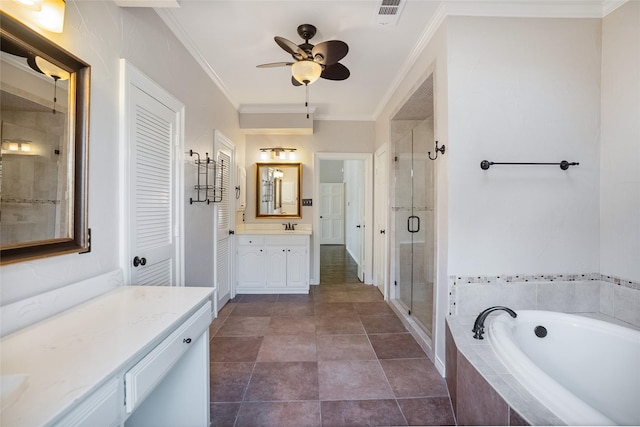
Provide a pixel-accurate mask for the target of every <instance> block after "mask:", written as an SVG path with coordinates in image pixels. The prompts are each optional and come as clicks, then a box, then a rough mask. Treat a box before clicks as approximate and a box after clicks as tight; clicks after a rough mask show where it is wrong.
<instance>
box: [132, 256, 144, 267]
mask: <svg viewBox="0 0 640 427" xmlns="http://www.w3.org/2000/svg"><path fill="white" fill-rule="evenodd" d="M146 264H147V259H146V258H139V257H135V258H134V259H133V266H134V267H137V266H139V265H146Z"/></svg>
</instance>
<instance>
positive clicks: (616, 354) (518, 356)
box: [486, 310, 640, 425]
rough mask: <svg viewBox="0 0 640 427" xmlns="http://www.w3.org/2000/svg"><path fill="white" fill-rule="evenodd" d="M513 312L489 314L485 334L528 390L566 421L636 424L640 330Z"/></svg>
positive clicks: (540, 313) (547, 313)
mask: <svg viewBox="0 0 640 427" xmlns="http://www.w3.org/2000/svg"><path fill="white" fill-rule="evenodd" d="M517 314H518V317H517V318H515V319H514V318H512V317H511V316H509V315H508V314H507V313H502V314H500V315H498V316H496V317H494V318H493V319H492V320H491V321H490V323H489V325H488V327H487V334H486V336H487V337H488V338H489V343H490V344H491V347H492V348H493V350H494V352H495V353H496V354H497V356H498V358H499V359H500V361H501V362H502V363H503V364H504V365H505V366H506V367H507V368H508V370H509V372H510V373H511V374H512V375H513V376H514V377H515V378H516V379H517V380H518V381H519V382H520V383H521V384H522V385H523V386H524V387H525V388H526V389H527V391H529V392H530V393H531V394H532V395H533V396H534V397H535V398H537V399H538V400H539V401H540V402H541V403H542V404H543V405H545V406H546V407H547V408H548V409H549V410H550V411H551V412H553V413H554V414H555V415H556V416H557V417H558V418H560V419H561V420H562V421H564V422H565V423H567V424H568V425H640V331H636V330H633V329H630V328H625V327H622V326H618V325H615V324H612V323H608V322H603V321H600V320H596V319H592V318H587V317H583V316H577V315H571V314H564V313H557V312H550V311H528V310H520V311H517ZM538 326H542V327H543V328H544V329H541V328H537V327H538ZM536 328H537V331H536ZM538 335H540V336H538Z"/></svg>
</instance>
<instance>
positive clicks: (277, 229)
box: [236, 224, 313, 236]
mask: <svg viewBox="0 0 640 427" xmlns="http://www.w3.org/2000/svg"><path fill="white" fill-rule="evenodd" d="M236 234H269V235H272V234H282V235H287V234H293V235H306V236H310V235H311V234H313V233H312V230H311V224H300V225H296V227H295V230H285V229H284V226H283V225H276V224H245V225H239V226H238V227H237V228H236Z"/></svg>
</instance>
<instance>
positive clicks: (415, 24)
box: [121, 0, 620, 120]
mask: <svg viewBox="0 0 640 427" xmlns="http://www.w3.org/2000/svg"><path fill="white" fill-rule="evenodd" d="M121 1H126V0H121ZM403 1H405V2H406V3H405V5H404V9H403V10H402V12H401V15H400V18H399V20H398V23H397V24H396V25H381V24H378V23H377V22H376V21H377V19H376V17H377V12H378V8H379V5H380V0H378V1H373V0H351V1H335V0H297V1H292V0H289V1H271V0H182V1H181V2H180V3H179V5H180V6H179V7H177V8H157V9H156V11H157V12H158V14H159V15H160V17H161V18H162V19H163V20H164V21H165V23H166V24H167V25H168V26H169V28H170V29H171V30H172V31H173V32H174V33H175V34H176V36H177V37H178V38H179V39H180V40H181V41H182V43H183V44H184V45H185V46H186V47H187V49H189V50H190V51H191V53H192V54H193V55H194V57H195V58H196V59H197V60H198V61H199V62H200V64H201V65H202V66H203V68H204V69H205V70H206V71H207V72H208V73H209V75H210V76H211V78H212V79H213V80H214V81H215V82H216V83H217V84H218V86H219V87H220V88H221V89H222V90H223V91H224V92H225V94H226V96H227V97H228V98H229V100H230V101H231V102H232V103H233V104H234V105H235V106H236V107H237V108H243V107H259V108H262V107H264V108H265V109H277V108H281V109H282V108H291V107H292V106H293V107H297V108H298V107H299V108H300V111H303V109H304V101H305V88H304V86H300V87H294V86H293V85H292V84H291V71H290V69H289V68H288V67H279V68H256V65H258V64H263V63H269V62H280V61H291V59H292V58H291V55H289V54H288V53H287V52H285V51H284V50H282V49H281V48H280V47H279V46H278V45H277V44H276V43H275V41H274V39H273V37H274V36H281V37H284V38H286V39H289V40H291V41H293V42H294V43H296V44H300V43H302V42H303V40H302V39H301V38H300V37H299V36H298V34H297V32H296V29H297V27H298V25H300V24H305V23H308V24H313V25H315V26H316V27H317V29H318V32H317V34H316V36H315V37H314V38H313V39H311V40H310V43H311V44H318V43H320V42H322V41H326V40H334V39H335V40H342V41H344V42H346V43H347V44H348V45H349V53H348V54H347V56H346V57H345V58H343V59H342V60H341V61H340V62H341V63H342V64H343V65H345V66H346V67H348V68H349V70H350V71H351V77H349V78H348V79H347V80H344V81H330V80H325V79H319V80H318V81H317V82H315V83H314V84H312V85H310V86H309V98H310V105H311V106H313V107H316V110H315V118H316V119H331V120H373V119H375V118H376V116H377V114H378V113H379V112H380V110H381V108H382V107H383V106H384V104H385V103H386V102H387V100H388V97H389V96H390V95H391V93H393V91H394V89H395V87H396V85H397V84H398V82H399V81H400V80H401V79H402V78H403V76H404V74H405V72H406V71H407V70H408V68H409V67H410V65H411V63H412V62H413V60H414V59H415V57H416V55H417V53H419V52H420V50H421V49H422V48H423V47H424V44H425V43H426V41H427V40H428V38H429V36H430V34H431V32H432V31H433V30H434V28H435V27H436V26H437V25H438V24H439V22H440V21H441V20H442V19H443V17H444V16H445V15H446V14H449V15H451V14H458V15H460V14H469V15H495V16H590V17H596V16H599V17H601V16H602V15H603V10H604V8H606V7H607V4H610V3H611V4H619V3H620V2H619V1H612V0H608V1H605V2H602V1H599V0H598V1H592V0H571V1H567V0H555V1H554V2H549V1H541V0H509V1H486V0H477V1H475V2H462V1H451V0H450V1H435V0H403ZM516 6H520V7H516ZM532 6H535V7H534V8H532ZM608 7H609V8H611V6H610V5H609V6H608ZM463 9H464V10H463ZM532 11H534V12H532Z"/></svg>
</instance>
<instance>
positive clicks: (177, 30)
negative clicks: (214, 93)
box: [154, 8, 238, 110]
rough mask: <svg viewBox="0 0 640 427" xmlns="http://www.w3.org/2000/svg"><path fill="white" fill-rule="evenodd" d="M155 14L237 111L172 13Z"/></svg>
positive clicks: (158, 10) (236, 105) (232, 101)
mask: <svg viewBox="0 0 640 427" xmlns="http://www.w3.org/2000/svg"><path fill="white" fill-rule="evenodd" d="M154 10H155V12H156V13H157V14H158V16H160V19H162V21H163V22H164V23H165V25H166V26H167V27H169V30H171V32H172V33H173V34H174V35H175V36H176V38H177V39H178V40H179V41H180V42H181V43H182V45H183V46H184V47H185V49H187V51H188V52H189V53H190V54H191V56H193V58H194V59H195V60H196V62H197V63H198V64H200V66H201V67H202V69H203V70H204V71H205V73H207V75H208V76H209V78H211V80H212V81H213V83H215V85H216V86H218V89H220V91H221V92H222V94H223V95H224V96H225V97H226V98H227V99H228V100H229V102H230V103H231V104H232V105H233V107H234V108H235V109H236V110H237V109H238V103H237V102H236V101H235V100H234V99H233V97H232V96H231V92H229V89H228V88H227V86H226V85H225V84H224V82H223V81H222V79H221V78H220V76H218V74H217V73H216V71H215V70H214V69H213V67H212V66H211V64H209V62H208V61H207V59H206V58H205V57H204V55H203V54H202V52H201V51H200V49H198V47H197V46H196V45H195V43H194V42H193V40H191V37H189V36H188V35H187V32H186V31H185V30H184V28H183V27H182V25H180V24H179V23H178V21H177V20H176V18H175V17H174V16H173V13H172V12H171V11H170V10H168V9H157V8H156V9H154Z"/></svg>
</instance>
